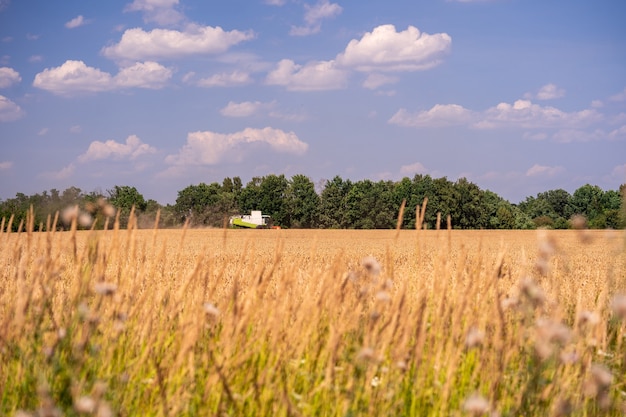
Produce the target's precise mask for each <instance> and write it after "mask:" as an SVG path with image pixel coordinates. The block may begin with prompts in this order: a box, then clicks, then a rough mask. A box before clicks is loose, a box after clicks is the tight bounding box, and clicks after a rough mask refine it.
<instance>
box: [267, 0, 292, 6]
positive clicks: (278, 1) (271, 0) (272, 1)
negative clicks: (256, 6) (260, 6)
mask: <svg viewBox="0 0 626 417" xmlns="http://www.w3.org/2000/svg"><path fill="white" fill-rule="evenodd" d="M264 3H265V4H269V5H270V6H284V5H285V3H287V0H265V1H264Z"/></svg>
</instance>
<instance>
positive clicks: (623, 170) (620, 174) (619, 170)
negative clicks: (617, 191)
mask: <svg viewBox="0 0 626 417" xmlns="http://www.w3.org/2000/svg"><path fill="white" fill-rule="evenodd" d="M611 177H613V178H617V179H618V180H619V181H621V182H622V183H625V182H626V164H624V165H618V166H616V167H613V170H612V171H611Z"/></svg>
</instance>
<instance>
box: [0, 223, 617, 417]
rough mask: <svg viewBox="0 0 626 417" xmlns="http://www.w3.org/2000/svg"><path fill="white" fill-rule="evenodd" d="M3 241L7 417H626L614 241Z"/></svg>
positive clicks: (403, 235)
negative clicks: (490, 416)
mask: <svg viewBox="0 0 626 417" xmlns="http://www.w3.org/2000/svg"><path fill="white" fill-rule="evenodd" d="M50 221H51V222H53V221H54V220H50ZM6 224H8V221H7V222H4V221H3V223H2V229H1V230H2V233H1V234H0V414H2V415H9V416H10V415H17V416H27V415H33V416H34V415H38V416H55V415H66V416H77V415H97V416H102V417H106V416H113V415H119V416H142V415H151V416H152V415H157V416H197V415H220V416H222V415H231V416H245V415H249V416H309V415H323V416H357V415H368V416H369V415H373V416H376V415H379V416H389V415H398V416H400V415H401V416H425V415H433V416H457V415H458V416H461V415H475V416H478V415H500V416H521V415H526V416H566V415H572V416H621V415H624V413H625V412H626V408H625V401H626V392H625V391H626V386H625V381H626V346H625V342H626V341H625V340H624V336H625V335H626V298H624V294H626V272H625V271H626V260H625V257H626V246H625V241H624V234H623V232H620V231H613V232H606V231H601V232H592V231H586V230H581V231H561V232H547V231H539V232H523V231H514V232H487V231H485V232H461V231H451V230H439V231H424V230H417V231H398V232H394V231H362V232H356V231H289V230H280V231H274V230H266V231H237V230H202V231H198V230H183V231H160V230H152V231H146V230H137V229H136V228H134V227H133V222H132V221H131V225H130V227H129V229H128V230H119V228H117V227H116V228H114V229H112V230H107V231H99V232H98V231H84V232H79V231H76V228H75V227H74V228H73V229H72V230H71V231H69V232H45V233H34V232H32V230H33V225H32V224H26V225H24V226H23V227H21V228H20V229H22V230H23V231H22V232H20V233H9V232H7V231H6V230H10V227H9V228H7V227H6ZM47 229H49V230H50V229H52V230H54V228H47Z"/></svg>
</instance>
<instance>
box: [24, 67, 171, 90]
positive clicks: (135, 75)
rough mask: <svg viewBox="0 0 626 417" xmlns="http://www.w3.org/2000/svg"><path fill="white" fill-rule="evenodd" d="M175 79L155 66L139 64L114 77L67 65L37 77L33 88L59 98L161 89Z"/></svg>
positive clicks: (49, 70)
mask: <svg viewBox="0 0 626 417" xmlns="http://www.w3.org/2000/svg"><path fill="white" fill-rule="evenodd" d="M171 77H172V71H171V70H170V69H168V68H165V67H164V66H162V65H161V64H158V63H156V62H143V63H141V62H137V63H135V64H134V65H132V66H130V67H126V68H123V69H121V70H120V72H119V73H118V74H117V75H116V76H115V77H112V76H111V74H109V73H107V72H103V71H101V70H99V69H97V68H93V67H88V66H87V65H85V63H84V62H83V61H71V60H70V61H65V63H64V64H63V65H61V66H60V67H55V68H46V69H45V70H43V71H42V72H40V73H39V74H37V75H35V80H34V81H33V86H34V87H37V88H41V89H43V90H47V91H50V92H52V93H54V94H58V95H71V94H73V93H78V92H91V93H95V92H102V91H110V90H115V89H119V88H129V87H138V88H152V89H154V88H161V87H163V86H164V85H165V83H166V82H167V80H169V79H170V78H171Z"/></svg>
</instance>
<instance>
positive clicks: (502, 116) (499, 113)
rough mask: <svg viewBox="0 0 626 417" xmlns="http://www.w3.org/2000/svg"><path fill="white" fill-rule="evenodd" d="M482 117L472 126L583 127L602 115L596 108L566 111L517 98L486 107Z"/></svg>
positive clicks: (597, 119) (487, 127) (598, 119)
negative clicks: (512, 101) (511, 101)
mask: <svg viewBox="0 0 626 417" xmlns="http://www.w3.org/2000/svg"><path fill="white" fill-rule="evenodd" d="M482 117H483V119H482V120H481V121H479V122H478V123H476V124H475V125H474V127H476V128H479V129H493V128H497V127H523V128H530V129H536V128H549V127H554V128H559V127H564V128H565V127H570V128H574V127H583V126H588V125H589V124H591V123H595V122H598V121H600V120H601V119H602V115H601V114H600V113H598V112H597V111H596V110H592V109H591V110H589V109H587V110H581V111H578V112H572V113H567V112H564V111H561V110H559V109H557V108H555V107H550V106H545V107H542V106H540V105H538V104H533V103H532V102H531V101H530V100H517V101H516V102H515V103H513V104H509V103H500V104H498V105H497V106H495V107H491V108H490V109H487V111H485V112H484V114H483V115H482Z"/></svg>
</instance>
